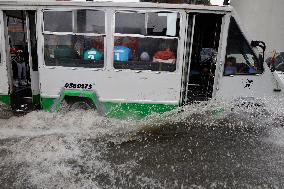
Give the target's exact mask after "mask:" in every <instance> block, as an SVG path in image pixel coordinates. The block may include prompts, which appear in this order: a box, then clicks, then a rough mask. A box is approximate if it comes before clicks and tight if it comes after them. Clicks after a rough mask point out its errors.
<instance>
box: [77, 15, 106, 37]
mask: <svg viewBox="0 0 284 189" xmlns="http://www.w3.org/2000/svg"><path fill="white" fill-rule="evenodd" d="M76 15H77V19H76V20H77V24H76V25H75V26H76V29H75V30H76V31H77V32H78V33H98V34H104V33H105V13H104V12H103V11H95V10H78V11H77V14H76ZM94 18H95V19H94Z"/></svg>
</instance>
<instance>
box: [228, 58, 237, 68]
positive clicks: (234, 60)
mask: <svg viewBox="0 0 284 189" xmlns="http://www.w3.org/2000/svg"><path fill="white" fill-rule="evenodd" d="M236 62H237V61H236V58H235V57H232V56H230V57H228V58H227V61H226V64H227V66H235V65H236Z"/></svg>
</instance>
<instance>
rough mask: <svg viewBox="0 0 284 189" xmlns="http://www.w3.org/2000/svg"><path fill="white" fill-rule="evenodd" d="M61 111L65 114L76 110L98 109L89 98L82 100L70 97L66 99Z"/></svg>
mask: <svg viewBox="0 0 284 189" xmlns="http://www.w3.org/2000/svg"><path fill="white" fill-rule="evenodd" d="M61 107H62V108H61V109H62V110H63V112H66V111H75V110H95V109H96V107H95V105H94V104H93V103H92V101H91V100H90V99H88V98H80V97H68V98H66V99H65V100H64V101H63V102H62V104H61Z"/></svg>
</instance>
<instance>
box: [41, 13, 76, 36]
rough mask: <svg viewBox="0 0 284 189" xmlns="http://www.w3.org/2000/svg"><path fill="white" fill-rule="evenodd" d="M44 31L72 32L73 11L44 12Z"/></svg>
mask: <svg viewBox="0 0 284 189" xmlns="http://www.w3.org/2000/svg"><path fill="white" fill-rule="evenodd" d="M44 31H50V32H72V11H46V12H44Z"/></svg>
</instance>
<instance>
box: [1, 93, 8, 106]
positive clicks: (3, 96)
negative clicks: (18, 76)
mask: <svg viewBox="0 0 284 189" xmlns="http://www.w3.org/2000/svg"><path fill="white" fill-rule="evenodd" d="M0 102H2V103H4V104H7V105H10V104H11V101H10V96H9V95H0Z"/></svg>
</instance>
